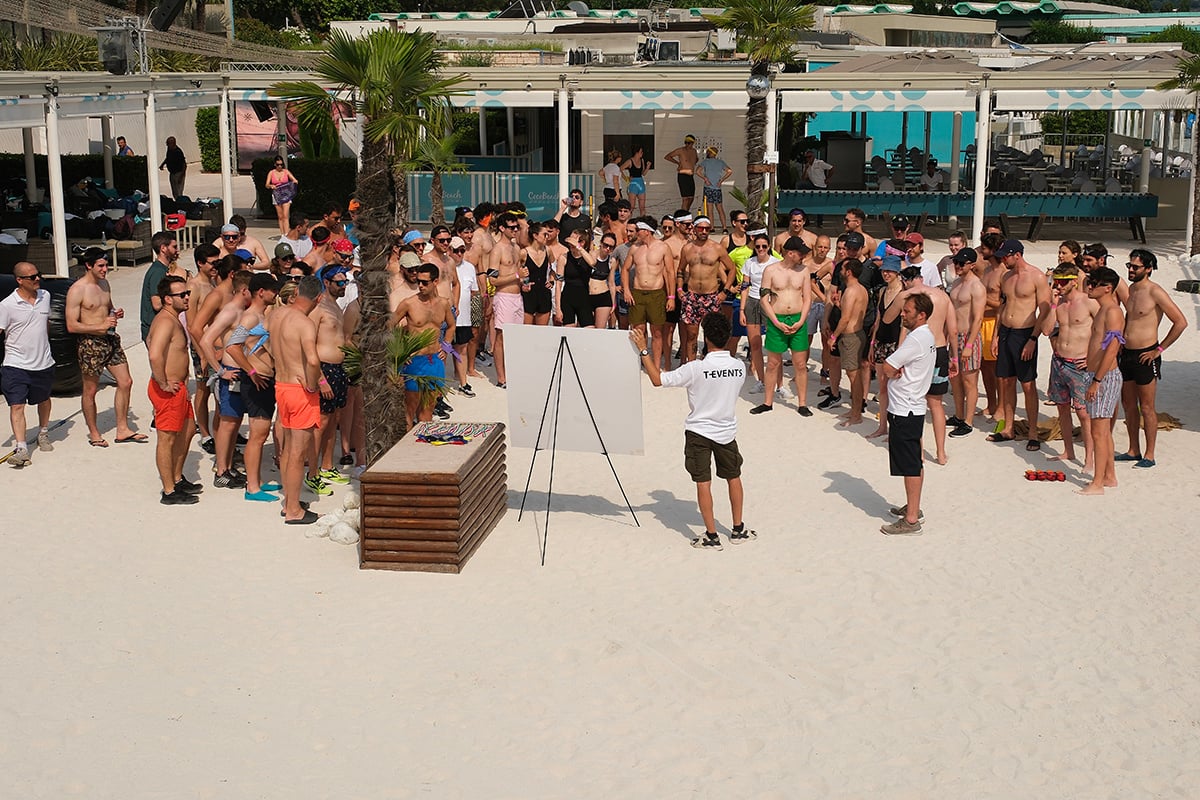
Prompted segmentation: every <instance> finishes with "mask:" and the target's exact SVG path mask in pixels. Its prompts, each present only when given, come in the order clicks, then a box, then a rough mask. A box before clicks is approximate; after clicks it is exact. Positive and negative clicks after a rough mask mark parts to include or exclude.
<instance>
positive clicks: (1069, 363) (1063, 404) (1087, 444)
mask: <svg viewBox="0 0 1200 800" xmlns="http://www.w3.org/2000/svg"><path fill="white" fill-rule="evenodd" d="M1079 275H1080V269H1079V267H1077V266H1076V265H1075V264H1074V262H1072V261H1063V262H1060V263H1059V264H1058V266H1057V267H1055V268H1054V271H1053V272H1052V273H1051V280H1052V282H1053V284H1054V297H1055V301H1056V302H1055V304H1054V305H1051V307H1050V312H1051V313H1050V314H1048V315H1047V316H1046V322H1045V324H1044V325H1043V326H1042V332H1043V333H1045V334H1046V336H1048V337H1049V338H1050V346H1051V347H1052V348H1053V349H1054V355H1053V357H1051V359H1050V386H1049V388H1048V389H1047V390H1046V397H1047V398H1049V399H1050V401H1051V402H1053V403H1054V404H1055V405H1056V406H1058V427H1059V430H1060V431H1061V432H1062V441H1063V451H1062V454H1061V455H1057V456H1051V457H1050V460H1051V461H1074V460H1075V441H1074V438H1075V437H1074V431H1073V426H1072V424H1071V409H1075V413H1076V414H1077V415H1078V416H1079V430H1080V436H1081V437H1082V439H1083V451H1084V456H1083V471H1084V473H1086V474H1088V475H1091V474H1093V473H1094V469H1095V463H1096V462H1095V458H1094V455H1095V454H1094V453H1093V452H1092V434H1091V428H1092V420H1091V417H1089V416H1088V413H1087V390H1088V387H1089V386H1090V385H1091V382H1092V373H1090V372H1088V366H1087V354H1088V340H1089V339H1090V338H1091V335H1092V323H1093V321H1094V320H1095V317H1096V314H1097V313H1098V312H1099V311H1100V305H1099V304H1098V303H1097V302H1096V301H1095V300H1093V299H1091V298H1090V297H1088V295H1087V291H1086V290H1085V289H1081V288H1079Z"/></svg>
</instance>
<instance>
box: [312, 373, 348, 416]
mask: <svg viewBox="0 0 1200 800" xmlns="http://www.w3.org/2000/svg"><path fill="white" fill-rule="evenodd" d="M321 375H322V377H324V378H325V382H326V383H328V384H329V388H330V389H332V390H333V397H331V398H329V399H328V400H327V399H325V396H324V395H321V413H322V414H332V413H333V412H335V411H337V410H338V409H339V408H345V407H346V398H347V396H348V394H349V391H350V381H349V379H347V377H346V370H345V368H344V367H343V366H342V365H341V364H328V363H326V362H324V361H322V362H321ZM318 394H319V392H318Z"/></svg>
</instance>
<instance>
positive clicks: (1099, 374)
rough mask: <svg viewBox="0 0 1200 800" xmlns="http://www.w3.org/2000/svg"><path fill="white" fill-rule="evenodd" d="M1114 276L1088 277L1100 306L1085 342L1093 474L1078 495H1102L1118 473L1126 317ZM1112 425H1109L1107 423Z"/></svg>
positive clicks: (1096, 273) (1101, 270)
mask: <svg viewBox="0 0 1200 800" xmlns="http://www.w3.org/2000/svg"><path fill="white" fill-rule="evenodd" d="M1120 280H1121V279H1120V278H1119V277H1118V276H1117V273H1115V272H1113V271H1112V270H1111V269H1109V268H1108V267H1096V268H1095V269H1093V270H1092V271H1091V273H1090V274H1089V275H1088V279H1087V287H1088V288H1087V293H1088V297H1090V298H1091V299H1093V300H1095V301H1096V302H1097V303H1099V305H1100V309H1099V311H1097V312H1096V317H1095V319H1094V320H1093V321H1092V332H1091V336H1090V337H1089V338H1088V351H1087V366H1088V370H1090V371H1091V372H1092V382H1091V385H1090V386H1088V390H1087V413H1088V416H1089V417H1091V418H1092V452H1093V454H1094V457H1095V459H1096V472H1095V474H1094V475H1092V482H1091V483H1089V484H1088V485H1087V486H1085V487H1083V488H1082V489H1076V490H1075V491H1076V493H1077V494H1104V490H1105V489H1106V488H1110V489H1111V488H1113V487H1115V486H1116V485H1117V469H1116V465H1115V464H1114V463H1113V438H1112V429H1113V423H1115V422H1116V417H1117V401H1118V400H1120V399H1121V383H1122V376H1121V369H1120V367H1118V366H1117V360H1118V358H1119V356H1118V353H1119V352H1120V350H1121V346H1122V345H1124V344H1125V335H1124V333H1123V331H1124V330H1125V315H1124V314H1122V313H1121V305H1120V303H1119V302H1118V301H1117V284H1118V283H1119V282H1120ZM1110 420H1111V421H1112V422H1111V423H1110V422H1109V421H1110Z"/></svg>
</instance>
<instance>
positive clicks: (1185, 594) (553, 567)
mask: <svg viewBox="0 0 1200 800" xmlns="http://www.w3.org/2000/svg"><path fill="white" fill-rule="evenodd" d="M261 232H262V235H264V236H266V235H269V234H270V230H269V225H264V226H261ZM931 235H932V236H935V237H938V238H940V237H942V236H944V233H937V232H936V229H935V232H934V233H932V234H931ZM1057 236H1058V234H1056V235H1055V237H1053V238H1048V239H1046V240H1045V241H1043V242H1041V243H1039V244H1038V245H1036V246H1031V260H1034V261H1035V263H1049V255H1048V254H1049V253H1051V252H1052V251H1053V249H1054V247H1055V246H1056V245H1057ZM1103 236H1105V232H1104V231H1103V230H1101V229H1099V228H1094V229H1091V230H1090V231H1089V232H1088V233H1087V234H1085V235H1080V236H1078V237H1077V238H1081V239H1086V240H1089V241H1090V240H1095V239H1096V238H1101V237H1103ZM1118 237H1121V238H1122V239H1123V235H1122V233H1121V232H1120V229H1119V228H1114V229H1112V230H1110V231H1109V232H1108V233H1107V238H1108V240H1109V241H1110V242H1113V241H1116V240H1117V239H1118ZM1179 239H1180V237H1178V236H1177V235H1160V236H1158V237H1156V241H1155V244H1156V246H1157V249H1158V250H1159V251H1160V252H1161V253H1176V254H1177V253H1178V252H1179V249H1180V247H1181V242H1180V241H1179ZM1110 247H1112V245H1111V244H1110ZM1113 249H1114V250H1116V249H1117V248H1115V247H1113ZM930 252H931V253H932V254H934V255H935V256H940V255H941V254H942V253H943V252H944V244H943V243H940V242H939V243H937V244H934V243H931V245H930ZM1039 258H1040V261H1039V260H1038V259H1039ZM1124 260H1125V258H1124V253H1120V254H1119V255H1118V256H1117V257H1116V258H1114V261H1116V262H1117V263H1124ZM141 274H142V270H140V269H139V270H130V269H124V270H119V271H117V272H116V273H115V274H114V277H113V285H114V290H115V292H116V294H117V296H118V299H119V302H121V303H123V304H124V306H125V307H126V308H127V309H129V310H130V317H129V318H128V319H127V320H125V322H124V324H123V325H122V331H123V333H124V334H125V338H126V341H127V342H129V343H133V342H136V341H137V334H136V325H137V321H136V316H137V314H136V302H135V299H136V296H137V292H138V289H139V287H140V281H141ZM1185 276H1186V277H1195V274H1194V270H1192V269H1191V268H1189V270H1188V272H1186V273H1185V271H1184V270H1183V269H1181V267H1180V265H1179V263H1178V262H1175V261H1167V262H1166V264H1165V268H1164V269H1163V270H1162V273H1161V275H1160V279H1161V282H1163V283H1164V284H1166V285H1168V286H1173V285H1174V282H1175V280H1176V279H1178V278H1179V277H1185ZM1173 297H1175V299H1176V301H1177V302H1178V303H1179V304H1180V306H1181V307H1182V308H1183V310H1184V312H1185V314H1186V315H1187V317H1188V320H1189V324H1190V328H1191V329H1190V330H1189V332H1188V333H1187V334H1186V335H1185V337H1184V339H1183V340H1182V341H1181V342H1180V343H1179V344H1178V345H1177V346H1176V347H1173V348H1172V349H1171V350H1170V351H1169V353H1168V357H1167V363H1166V365H1165V380H1164V382H1163V383H1162V387H1161V391H1160V395H1159V397H1160V403H1159V408H1160V409H1161V410H1164V411H1167V412H1169V413H1172V414H1174V415H1175V416H1177V417H1180V418H1181V419H1182V420H1183V421H1184V423H1185V426H1187V427H1185V428H1184V429H1182V430H1177V431H1171V432H1166V433H1163V434H1162V435H1161V437H1160V439H1159V453H1158V455H1159V466H1158V467H1156V468H1154V469H1153V470H1146V471H1142V470H1133V469H1131V468H1129V467H1128V466H1127V465H1123V466H1122V467H1121V468H1120V470H1119V477H1120V481H1121V486H1120V488H1119V489H1117V490H1115V491H1112V492H1110V493H1109V494H1108V495H1106V496H1104V497H1102V498H1084V497H1079V496H1076V495H1075V494H1073V493H1072V491H1071V489H1073V488H1076V487H1077V486H1078V485H1079V484H1080V483H1081V481H1080V478H1079V475H1078V468H1077V466H1076V467H1075V468H1073V469H1071V470H1070V473H1069V474H1070V480H1069V481H1068V482H1067V483H1055V484H1046V483H1028V482H1026V481H1025V480H1024V478H1023V472H1024V470H1025V469H1026V468H1028V467H1029V466H1036V467H1042V466H1046V460H1045V459H1046V454H1045V450H1044V451H1043V453H1032V454H1030V453H1026V452H1025V451H1024V449H1022V448H1020V447H1019V446H1013V445H1001V446H998V445H993V444H989V443H987V442H986V441H984V434H983V432H982V431H981V430H977V431H976V433H974V434H972V435H970V436H968V437H966V438H965V439H952V440H950V443H949V453H950V464H949V465H948V466H946V467H941V468H939V467H930V469H929V470H928V472H927V480H926V494H925V499H924V501H923V506H924V509H925V512H926V515H927V517H928V522H927V524H926V532H925V534H924V535H923V536H920V537H912V538H899V539H895V538H888V537H884V536H882V535H880V534H879V533H878V528H879V525H880V524H881V522H883V521H885V520H888V519H889V517H888V515H887V507H888V506H889V505H890V504H893V503H899V502H902V500H903V492H902V487H901V482H900V480H899V479H896V478H891V477H889V476H888V474H887V458H886V450H885V448H884V446H882V445H879V444H876V443H874V442H871V441H867V440H865V439H864V438H862V436H861V435H858V434H856V433H852V432H847V431H844V430H839V429H835V427H834V424H833V422H834V420H833V416H832V415H831V414H828V413H826V412H817V414H816V416H814V417H813V418H811V419H807V420H806V419H802V418H800V417H799V416H798V415H797V414H795V413H794V403H793V402H791V401H789V402H788V404H787V405H786V407H785V406H781V407H779V408H777V409H776V411H775V412H774V413H772V414H769V415H764V416H758V417H751V416H749V415H748V414H746V413H745V412H746V411H748V409H749V408H750V407H751V406H752V405H753V404H755V403H757V402H758V399H756V398H755V397H754V396H750V395H748V394H747V395H744V397H743V400H742V401H741V402H740V404H739V422H740V425H741V428H740V433H739V437H738V438H739V441H740V443H741V445H742V448H743V450H744V453H745V456H746V468H745V479H746V485H747V493H748V499H747V514H746V517H747V520H748V522H749V523H750V525H751V527H753V528H756V529H757V531H758V533H759V538H758V540H757V541H756V542H753V543H749V544H746V545H744V546H741V547H736V548H734V547H730V546H728V545H727V546H726V548H725V551H724V552H721V553H702V552H698V551H695V550H693V549H692V548H690V547H688V546H687V540H688V538H690V537H691V536H693V535H695V533H696V532H697V530H698V526H699V516H698V513H697V511H696V508H695V502H694V494H693V489H692V486H691V484H690V483H689V481H688V479H687V476H686V473H685V472H684V471H683V468H682V430H681V422H682V419H683V417H684V415H685V413H686V397H685V395H684V393H683V392H682V391H674V390H665V389H653V388H652V387H650V386H649V384H648V383H647V384H646V385H645V389H644V397H643V400H644V404H645V405H644V410H645V419H646V421H647V423H646V456H644V457H626V456H619V457H615V458H614V462H615V464H616V468H617V471H618V473H619V474H620V476H621V481H622V483H623V484H624V486H625V489H626V491H627V492H628V494H629V498H630V501H631V502H632V504H633V506H634V509H635V511H636V512H637V518H638V521H639V522H640V523H641V525H640V527H635V526H634V524H633V522H632V520H631V518H630V515H629V513H628V511H627V510H626V509H625V508H624V507H623V504H622V501H621V499H620V493H619V492H618V491H617V487H616V485H615V483H614V481H613V478H612V475H611V473H610V472H609V470H608V466H607V464H606V463H605V461H604V459H603V458H602V457H601V456H598V455H590V454H579V453H560V454H559V455H558V461H557V467H556V475H555V487H554V504H555V507H556V508H560V509H562V510H561V511H555V512H554V513H553V515H552V516H551V518H550V521H549V522H550V527H549V533H548V553H547V561H546V566H545V567H541V566H539V565H538V553H539V541H540V536H541V534H542V532H543V530H544V528H545V525H546V518H545V515H544V513H540V512H539V513H537V514H535V515H534V516H533V517H532V518H531V517H529V516H526V518H525V519H524V520H523V521H522V522H519V523H518V521H517V519H516V513H515V507H516V505H517V504H518V503H519V501H520V492H519V491H518V490H519V489H521V488H523V482H524V478H525V474H526V471H527V470H528V466H529V457H530V451H528V450H520V449H512V450H510V459H509V465H508V467H509V482H510V487H511V490H510V495H509V497H510V506H511V507H512V510H511V511H510V513H509V514H508V515H506V516H505V517H504V519H503V520H502V521H501V523H500V525H499V527H498V528H497V529H496V530H495V531H494V532H493V533H492V534H491V536H490V537H489V538H488V539H487V540H486V541H485V542H484V544H483V546H482V547H481V549H480V550H479V551H478V553H477V554H476V555H475V556H474V558H473V559H472V560H471V562H470V563H469V564H468V565H467V567H466V571H465V572H464V573H463V574H462V575H457V576H453V575H426V574H418V573H391V572H373V571H360V570H359V569H358V567H357V553H356V548H354V547H345V546H339V545H336V544H333V543H331V542H330V541H328V540H325V539H309V538H305V537H304V535H303V533H302V532H301V531H300V530H296V529H293V528H285V527H284V526H283V525H282V524H280V520H279V518H278V517H277V516H276V515H277V511H276V508H275V507H274V506H271V505H267V506H266V507H263V505H260V504H253V503H247V502H245V501H243V500H242V498H241V493H240V492H234V491H229V490H219V489H214V488H212V486H211V485H209V486H208V487H207V488H206V491H205V493H204V495H203V497H202V502H201V503H199V504H198V505H196V506H192V507H183V508H166V507H163V506H160V505H159V504H158V502H157V497H158V496H157V481H156V478H155V472H154V467H153V449H152V446H151V445H122V446H115V445H114V446H113V447H110V448H109V449H107V450H99V449H94V448H90V447H88V446H87V442H86V435H85V433H86V432H85V429H84V428H83V425H82V421H81V419H80V418H79V416H78V413H77V412H78V401H77V400H75V399H61V400H58V401H56V405H55V413H54V418H55V420H58V419H62V418H63V417H66V416H68V415H73V416H71V417H70V419H69V421H68V422H67V423H66V424H65V425H63V426H62V427H60V428H58V429H57V430H56V431H55V433H54V436H53V438H54V441H55V445H56V449H55V451H54V452H53V453H49V454H39V453H36V452H35V453H34V459H35V461H34V464H33V465H32V466H31V467H30V468H27V469H24V470H20V471H16V470H9V469H7V468H4V469H3V474H2V475H0V487H2V488H0V492H2V496H3V498H4V506H5V512H6V513H5V514H4V522H3V523H2V524H0V541H2V542H3V544H4V549H5V557H4V559H3V562H2V565H0V603H2V606H3V609H4V617H5V620H4V626H3V632H4V635H3V643H4V658H3V659H2V660H0V686H2V687H3V688H0V727H2V728H3V730H4V732H5V735H4V736H3V737H2V738H0V769H2V771H3V774H4V775H5V776H6V778H5V780H4V783H5V784H6V785H7V786H8V789H7V791H6V792H5V793H4V794H5V796H8V797H14V798H15V797H20V798H61V797H87V798H180V797H198V798H281V797H298V798H309V797H312V798H324V797H331V798H332V797H336V798H380V797H398V798H403V797H444V798H459V797H462V798H480V797H497V798H530V797H537V798H559V797H597V798H599V797H605V798H612V797H631V798H643V797H645V798H649V797H656V798H685V797H687V798H690V797H755V798H795V797H812V798H818V797H838V798H861V797H889V798H965V797H972V798H1016V797H1029V798H1135V797H1136V798H1142V797H1162V798H1168V797H1172V798H1191V797H1196V796H1198V795H1200V768H1198V767H1197V766H1196V765H1197V764H1200V737H1198V736H1197V728H1198V726H1200V698H1198V696H1197V695H1198V692H1197V689H1196V683H1195V676H1196V675H1197V673H1198V672H1200V647H1198V646H1197V642H1196V639H1195V628H1196V625H1197V612H1196V609H1197V607H1200V590H1198V589H1197V580H1196V564H1197V563H1198V561H1200V552H1198V550H1200V547H1198V546H1197V540H1196V538H1195V537H1194V535H1189V534H1187V530H1188V529H1191V530H1193V533H1194V531H1195V528H1194V525H1195V523H1194V521H1193V522H1192V523H1189V522H1187V520H1188V519H1192V518H1194V513H1193V511H1194V508H1195V504H1196V480H1195V472H1196V468H1197V466H1198V465H1200V462H1198V461H1197V456H1196V455H1195V454H1196V452H1197V451H1198V450H1200V437H1198V435H1197V433H1196V427H1197V422H1198V421H1200V415H1198V414H1197V408H1196V396H1197V389H1200V370H1198V368H1197V354H1198V353H1200V340H1198V337H1197V336H1196V332H1195V328H1196V322H1197V305H1196V303H1197V301H1196V296H1195V295H1181V294H1173ZM129 358H130V362H131V365H132V368H133V374H134V379H135V391H134V394H133V400H134V411H135V413H136V416H137V418H138V422H139V423H140V426H141V427H142V429H143V430H145V429H146V428H147V427H148V423H149V410H150V409H149V403H148V401H147V399H146V395H145V384H146V380H147V378H148V367H147V364H146V356H145V351H144V349H143V348H142V347H141V345H140V344H137V345H131V346H130V347H129ZM1047 358H1048V356H1047V355H1046V354H1045V352H1043V356H1042V359H1043V362H1045V361H1046V359H1047ZM812 369H813V371H814V372H815V369H816V367H815V365H814V366H813V367H812ZM1044 374H1045V371H1044V370H1043V375H1044ZM1040 383H1042V384H1044V379H1043V380H1042V381H1041V382H1040ZM475 386H476V388H477V390H479V396H478V397H477V398H475V399H474V400H469V399H467V398H462V397H458V398H455V399H454V400H453V404H454V405H455V407H456V413H455V415H454V416H455V418H456V419H462V420H493V419H504V418H505V417H506V415H507V412H506V407H505V400H504V394H503V392H502V391H501V390H499V389H496V388H495V387H494V386H491V385H490V384H489V383H488V382H486V381H476V382H475ZM815 390H816V383H815V376H814V378H813V383H812V384H811V391H812V392H813V393H815ZM112 394H113V390H112V389H111V388H106V389H105V390H103V391H102V393H101V395H100V407H101V409H102V410H104V409H111V406H112ZM810 397H813V398H814V399H815V394H813V395H810ZM1047 409H1048V407H1045V406H1043V407H1042V410H1043V413H1044V412H1045V410H1047ZM101 420H102V427H103V426H104V425H105V424H107V426H108V427H109V429H111V424H112V415H111V410H109V411H108V413H107V414H103V413H102V415H101ZM860 430H861V431H867V430H869V428H868V427H867V426H865V425H864V426H863V427H862V428H861V429H860ZM1125 442H1126V438H1125V433H1124V428H1123V426H1120V425H1119V426H1118V430H1117V445H1118V447H1122V446H1123V445H1124V444H1125ZM193 449H194V454H193V456H192V457H191V459H190V464H191V466H190V468H189V470H188V472H189V474H191V475H192V476H193V477H194V476H195V475H196V474H197V472H199V474H200V475H201V476H202V478H203V479H204V481H205V482H206V483H210V482H209V480H208V476H209V474H210V473H209V471H208V470H209V460H208V459H207V458H206V457H205V458H201V455H202V454H200V453H199V451H198V449H196V448H193ZM1046 449H1049V448H1046ZM200 464H203V466H198V465H200ZM546 466H547V465H546V463H545V461H544V460H539V466H538V471H537V473H536V474H535V480H534V491H533V492H532V493H531V496H530V501H531V504H532V505H533V506H534V508H539V509H540V508H544V503H545V493H544V490H545V485H546V484H545V481H546ZM342 491H344V490H341V491H339V493H338V495H335V497H334V498H331V499H327V500H322V501H321V502H320V503H318V504H317V506H316V507H317V508H318V509H320V510H324V509H328V508H331V507H333V506H334V502H335V501H336V500H337V499H339V498H340V496H341V493H342ZM717 508H718V515H719V519H721V520H722V525H723V527H722V530H723V531H727V529H728V510H727V509H728V506H727V503H726V501H725V499H724V497H723V496H721V495H718V503H717ZM1189 764H1191V765H1192V766H1188V765H1189Z"/></svg>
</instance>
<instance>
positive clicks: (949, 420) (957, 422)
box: [946, 417, 967, 428]
mask: <svg viewBox="0 0 1200 800" xmlns="http://www.w3.org/2000/svg"><path fill="white" fill-rule="evenodd" d="M966 424H967V423H966V422H964V421H963V420H961V419H959V418H958V417H946V425H948V426H949V427H951V428H958V427H961V426H963V425H966Z"/></svg>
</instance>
